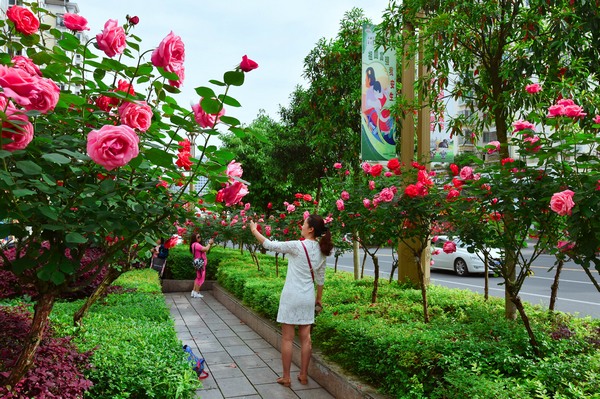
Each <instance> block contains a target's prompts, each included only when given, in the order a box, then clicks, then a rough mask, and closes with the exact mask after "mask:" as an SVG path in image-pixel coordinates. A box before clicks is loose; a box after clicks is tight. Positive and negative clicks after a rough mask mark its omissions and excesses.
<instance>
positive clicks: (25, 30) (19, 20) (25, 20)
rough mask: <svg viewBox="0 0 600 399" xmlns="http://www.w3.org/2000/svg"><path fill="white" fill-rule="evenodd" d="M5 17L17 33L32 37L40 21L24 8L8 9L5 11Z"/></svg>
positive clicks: (14, 7)
mask: <svg viewBox="0 0 600 399" xmlns="http://www.w3.org/2000/svg"><path fill="white" fill-rule="evenodd" d="M6 17H7V18H8V19H9V20H10V21H11V22H12V23H14V24H15V29H16V30H17V32H21V33H22V34H24V35H32V34H34V33H35V32H37V31H38V29H39V28H40V21H39V20H38V19H37V17H36V16H35V15H34V14H33V13H32V12H31V11H30V10H29V9H28V8H25V7H21V6H12V7H10V8H9V9H8V11H6Z"/></svg>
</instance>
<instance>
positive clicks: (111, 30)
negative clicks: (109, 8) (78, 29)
mask: <svg viewBox="0 0 600 399" xmlns="http://www.w3.org/2000/svg"><path fill="white" fill-rule="evenodd" d="M96 42H97V43H98V48H99V49H100V50H102V51H104V53H105V54H106V55H107V56H108V57H111V58H112V57H114V56H115V55H117V54H121V53H123V51H124V50H125V47H126V46H127V43H126V36H125V30H124V29H123V27H122V26H119V22H118V21H117V20H116V19H109V20H108V21H106V23H105V24H104V30H103V31H102V32H101V33H98V34H97V35H96Z"/></svg>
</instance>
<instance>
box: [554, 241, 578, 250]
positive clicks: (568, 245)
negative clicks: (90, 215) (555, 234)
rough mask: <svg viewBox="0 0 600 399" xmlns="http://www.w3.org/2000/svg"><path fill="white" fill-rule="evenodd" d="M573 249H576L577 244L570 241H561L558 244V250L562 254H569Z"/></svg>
mask: <svg viewBox="0 0 600 399" xmlns="http://www.w3.org/2000/svg"><path fill="white" fill-rule="evenodd" d="M573 248H575V243H574V242H570V241H562V240H559V241H558V243H557V244H556V249H558V250H559V251H560V252H569V251H571V250H573Z"/></svg>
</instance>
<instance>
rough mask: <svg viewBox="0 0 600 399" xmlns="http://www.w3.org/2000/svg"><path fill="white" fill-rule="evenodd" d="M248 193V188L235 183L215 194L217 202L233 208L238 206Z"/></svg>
mask: <svg viewBox="0 0 600 399" xmlns="http://www.w3.org/2000/svg"><path fill="white" fill-rule="evenodd" d="M248 192H249V191H248V186H246V185H245V184H244V183H242V182H239V181H235V182H233V183H231V184H228V185H226V186H225V187H223V188H222V189H220V190H219V192H218V193H217V202H224V203H225V206H233V205H236V204H238V203H239V202H240V201H241V200H242V198H244V196H245V195H246V194H248Z"/></svg>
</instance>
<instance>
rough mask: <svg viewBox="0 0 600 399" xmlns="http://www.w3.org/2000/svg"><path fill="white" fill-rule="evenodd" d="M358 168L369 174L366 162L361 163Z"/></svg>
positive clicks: (369, 166) (369, 169)
mask: <svg viewBox="0 0 600 399" xmlns="http://www.w3.org/2000/svg"><path fill="white" fill-rule="evenodd" d="M360 167H361V168H362V170H363V171H364V172H365V173H370V172H371V165H370V164H369V163H368V162H363V163H362V164H361V165H360Z"/></svg>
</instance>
